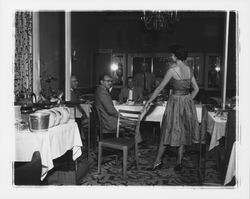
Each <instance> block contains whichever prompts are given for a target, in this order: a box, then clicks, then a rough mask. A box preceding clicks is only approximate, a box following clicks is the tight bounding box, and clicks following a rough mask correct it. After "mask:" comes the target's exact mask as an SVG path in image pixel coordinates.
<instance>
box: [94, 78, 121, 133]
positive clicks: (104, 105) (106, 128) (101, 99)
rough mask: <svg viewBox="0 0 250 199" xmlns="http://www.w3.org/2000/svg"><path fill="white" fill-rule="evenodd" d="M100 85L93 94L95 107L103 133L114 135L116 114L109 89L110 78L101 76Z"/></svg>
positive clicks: (110, 84)
mask: <svg viewBox="0 0 250 199" xmlns="http://www.w3.org/2000/svg"><path fill="white" fill-rule="evenodd" d="M99 82H100V85H99V86H98V87H97V89H96V92H95V105H96V108H97V111H98V112H99V116H100V118H99V119H100V120H101V121H102V125H103V129H102V132H103V133H115V132H116V128H117V119H118V112H117V110H116V109H115V107H114V105H113V102H112V98H111V95H110V93H109V89H110V87H111V86H112V77H111V76H110V75H107V74H105V75H102V76H101V77H100V78H99Z"/></svg>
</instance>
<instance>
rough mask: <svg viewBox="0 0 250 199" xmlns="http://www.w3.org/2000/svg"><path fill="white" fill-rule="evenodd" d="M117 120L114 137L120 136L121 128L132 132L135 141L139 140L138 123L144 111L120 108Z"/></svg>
mask: <svg viewBox="0 0 250 199" xmlns="http://www.w3.org/2000/svg"><path fill="white" fill-rule="evenodd" d="M118 112H119V116H118V122H117V132H116V137H117V138H118V137H119V136H120V133H121V131H122V130H125V131H127V132H132V133H133V134H134V137H135V141H136V143H139V142H140V141H141V135H140V124H141V120H142V118H143V116H144V115H145V113H141V112H140V111H133V110H122V109H120V110H119V111H118Z"/></svg>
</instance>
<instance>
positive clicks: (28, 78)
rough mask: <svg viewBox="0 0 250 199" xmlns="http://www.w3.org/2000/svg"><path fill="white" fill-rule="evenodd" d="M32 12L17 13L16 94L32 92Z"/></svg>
mask: <svg viewBox="0 0 250 199" xmlns="http://www.w3.org/2000/svg"><path fill="white" fill-rule="evenodd" d="M32 19H33V16H32V12H16V13H15V63H14V82H15V83H14V93H15V96H16V97H17V98H18V96H21V94H22V93H30V92H32V82H33V53H32V49H33V48H32V47H33V42H32V37H33V36H32V34H33V32H32V24H33V23H32Z"/></svg>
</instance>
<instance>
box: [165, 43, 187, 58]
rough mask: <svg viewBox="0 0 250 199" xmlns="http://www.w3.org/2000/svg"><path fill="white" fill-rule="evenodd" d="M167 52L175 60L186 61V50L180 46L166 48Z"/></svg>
mask: <svg viewBox="0 0 250 199" xmlns="http://www.w3.org/2000/svg"><path fill="white" fill-rule="evenodd" d="M168 49H169V51H170V52H171V53H173V54H174V55H175V56H176V57H177V59H180V60H181V61H184V60H186V59H187V56H188V51H187V49H186V48H185V47H184V46H182V45H172V46H169V47H168Z"/></svg>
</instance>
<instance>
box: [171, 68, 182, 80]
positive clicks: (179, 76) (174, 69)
mask: <svg viewBox="0 0 250 199" xmlns="http://www.w3.org/2000/svg"><path fill="white" fill-rule="evenodd" d="M173 70H174V72H175V73H176V74H177V75H178V77H179V78H180V79H182V78H181V76H180V75H179V74H178V73H177V72H176V71H175V69H173Z"/></svg>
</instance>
